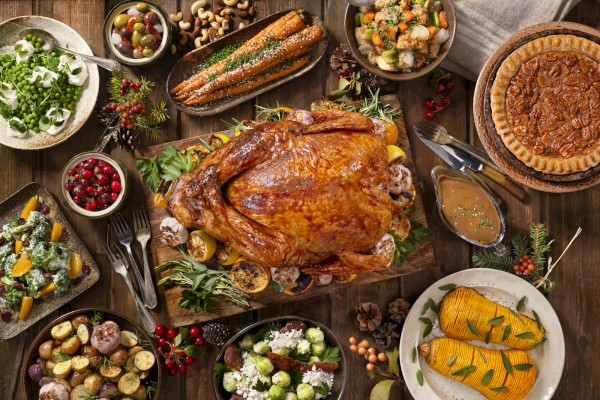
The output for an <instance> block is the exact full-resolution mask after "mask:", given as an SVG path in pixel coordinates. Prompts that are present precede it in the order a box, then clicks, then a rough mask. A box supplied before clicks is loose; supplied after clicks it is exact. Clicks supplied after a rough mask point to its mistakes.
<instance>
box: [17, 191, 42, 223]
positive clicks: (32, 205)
mask: <svg viewBox="0 0 600 400" xmlns="http://www.w3.org/2000/svg"><path fill="white" fill-rule="evenodd" d="M37 204H38V202H37V197H35V196H33V197H32V198H30V199H29V201H28V202H27V204H25V207H23V211H21V215H19V216H20V217H21V218H24V219H27V218H29V214H30V213H31V212H32V211H34V210H35V209H36V208H37Z"/></svg>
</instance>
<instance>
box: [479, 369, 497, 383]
mask: <svg viewBox="0 0 600 400" xmlns="http://www.w3.org/2000/svg"><path fill="white" fill-rule="evenodd" d="M493 376H494V370H493V369H490V370H488V372H486V373H485V375H483V378H481V384H482V385H487V384H488V383H489V382H490V381H491V380H492V377H493Z"/></svg>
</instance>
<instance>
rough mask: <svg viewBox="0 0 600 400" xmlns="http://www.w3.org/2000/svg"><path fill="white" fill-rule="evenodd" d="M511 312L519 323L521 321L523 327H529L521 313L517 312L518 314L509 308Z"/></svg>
mask: <svg viewBox="0 0 600 400" xmlns="http://www.w3.org/2000/svg"><path fill="white" fill-rule="evenodd" d="M509 310H510V312H511V313H513V315H514V316H515V317H516V318H517V319H518V320H519V321H521V323H522V324H523V325H527V324H526V323H525V321H523V318H521V316H520V315H519V313H517V312H516V311H515V310H513V309H512V308H509Z"/></svg>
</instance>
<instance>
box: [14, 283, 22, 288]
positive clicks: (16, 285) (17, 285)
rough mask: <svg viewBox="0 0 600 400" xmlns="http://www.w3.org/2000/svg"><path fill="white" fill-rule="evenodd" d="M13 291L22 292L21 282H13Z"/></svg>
mask: <svg viewBox="0 0 600 400" xmlns="http://www.w3.org/2000/svg"><path fill="white" fill-rule="evenodd" d="M14 288H15V290H23V284H22V283H21V282H15V286H14Z"/></svg>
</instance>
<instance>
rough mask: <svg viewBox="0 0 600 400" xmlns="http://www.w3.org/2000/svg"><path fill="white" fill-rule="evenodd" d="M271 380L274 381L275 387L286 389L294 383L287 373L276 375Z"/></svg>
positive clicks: (281, 372)
mask: <svg viewBox="0 0 600 400" xmlns="http://www.w3.org/2000/svg"><path fill="white" fill-rule="evenodd" d="M271 380H272V381H273V385H277V386H281V387H284V388H285V387H288V386H290V384H291V383H292V378H291V377H290V374H288V373H287V372H285V371H279V372H277V373H276V374H275V375H273V377H272V378H271Z"/></svg>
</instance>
